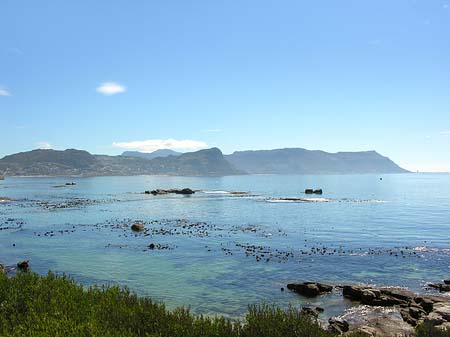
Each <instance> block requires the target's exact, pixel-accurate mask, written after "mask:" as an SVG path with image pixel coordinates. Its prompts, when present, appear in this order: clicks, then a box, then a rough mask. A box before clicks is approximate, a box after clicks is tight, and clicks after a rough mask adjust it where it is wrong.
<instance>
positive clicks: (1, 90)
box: [0, 88, 11, 96]
mask: <svg viewBox="0 0 450 337" xmlns="http://www.w3.org/2000/svg"><path fill="white" fill-rule="evenodd" d="M10 95H11V94H10V93H9V91H8V90H6V89H4V88H0V96H10Z"/></svg>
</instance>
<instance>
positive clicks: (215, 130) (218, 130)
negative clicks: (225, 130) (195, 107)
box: [204, 129, 222, 133]
mask: <svg viewBox="0 0 450 337" xmlns="http://www.w3.org/2000/svg"><path fill="white" fill-rule="evenodd" d="M221 131H222V130H221V129H206V130H204V132H211V133H214V132H221Z"/></svg>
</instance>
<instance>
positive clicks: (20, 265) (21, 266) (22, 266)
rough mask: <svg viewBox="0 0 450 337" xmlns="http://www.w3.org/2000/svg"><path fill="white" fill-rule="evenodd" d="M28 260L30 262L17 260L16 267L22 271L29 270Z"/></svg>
mask: <svg viewBox="0 0 450 337" xmlns="http://www.w3.org/2000/svg"><path fill="white" fill-rule="evenodd" d="M29 262H30V261H29V260H27V261H20V262H17V269H19V270H20V271H24V272H27V271H29V270H30V263H29Z"/></svg>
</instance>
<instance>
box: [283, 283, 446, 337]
mask: <svg viewBox="0 0 450 337" xmlns="http://www.w3.org/2000/svg"><path fill="white" fill-rule="evenodd" d="M449 283H450V282H449V281H447V283H446V282H445V281H444V283H443V285H448V284H449ZM287 287H288V289H290V290H292V291H295V292H297V293H299V294H301V295H303V296H307V297H314V296H318V295H321V294H324V293H326V292H330V291H331V290H332V289H333V288H342V294H343V296H344V297H345V298H347V299H349V300H351V301H353V302H358V304H359V305H358V306H356V307H353V308H352V309H350V310H349V312H347V313H345V314H344V315H341V316H339V317H332V318H330V320H329V329H330V331H333V332H335V333H338V334H343V333H346V332H363V333H366V334H368V335H369V336H412V335H413V331H414V327H415V326H417V325H419V324H422V323H427V324H429V325H431V326H434V327H437V328H438V329H441V330H446V329H450V298H447V297H442V296H441V297H439V296H431V295H423V296H418V295H417V294H415V293H413V292H411V291H409V290H406V289H403V288H388V287H385V288H374V287H369V286H362V285H343V286H331V285H327V284H322V283H319V282H298V283H290V284H288V286H287ZM302 313H304V314H306V315H309V316H313V317H317V316H318V313H317V312H315V311H314V310H313V309H308V310H303V309H302ZM316 315H317V316H316ZM449 331H450V330H449Z"/></svg>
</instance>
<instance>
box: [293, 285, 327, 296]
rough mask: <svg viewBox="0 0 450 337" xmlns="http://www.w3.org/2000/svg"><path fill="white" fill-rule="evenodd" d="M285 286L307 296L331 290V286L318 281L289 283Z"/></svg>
mask: <svg viewBox="0 0 450 337" xmlns="http://www.w3.org/2000/svg"><path fill="white" fill-rule="evenodd" d="M287 288H288V289H289V290H292V291H294V292H296V293H298V294H300V295H303V296H307V297H315V296H318V295H321V294H324V293H328V292H330V291H332V290H333V286H331V285H329V284H324V283H319V282H298V283H289V284H288V285H287Z"/></svg>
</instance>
